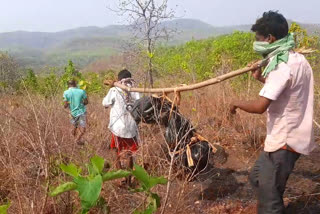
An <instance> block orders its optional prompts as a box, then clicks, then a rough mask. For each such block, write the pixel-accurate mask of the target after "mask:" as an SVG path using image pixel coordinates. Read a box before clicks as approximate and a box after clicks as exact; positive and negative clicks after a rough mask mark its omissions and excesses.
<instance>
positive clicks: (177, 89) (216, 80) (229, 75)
mask: <svg viewBox="0 0 320 214" xmlns="http://www.w3.org/2000/svg"><path fill="white" fill-rule="evenodd" d="M261 63H262V61H259V62H258V63H256V64H255V65H254V66H252V67H245V68H242V69H239V70H236V71H231V72H229V73H227V74H223V75H221V76H218V77H214V78H212V79H209V80H206V81H203V82H199V83H195V84H192V85H184V86H177V87H171V88H130V87H127V86H125V85H122V84H120V83H118V82H114V83H110V81H108V80H106V81H104V84H105V85H113V86H116V87H118V88H121V89H123V90H126V91H132V92H140V93H173V92H183V91H191V90H195V89H199V88H203V87H206V86H209V85H214V84H217V83H220V82H222V81H225V80H227V79H230V78H232V77H235V76H239V75H241V74H244V73H247V72H249V71H252V70H255V69H257V68H259V67H261Z"/></svg>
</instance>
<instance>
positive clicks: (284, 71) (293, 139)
mask: <svg viewBox="0 0 320 214" xmlns="http://www.w3.org/2000/svg"><path fill="white" fill-rule="evenodd" d="M259 95H260V96H263V97H266V98H268V99H270V100H272V102H271V104H270V106H269V108H268V111H267V137H266V140H265V147H264V150H265V151H266V152H274V151H276V150H278V149H280V148H281V147H283V146H285V145H286V144H287V145H288V146H290V147H291V148H292V149H294V150H295V151H296V152H298V153H301V154H305V155H308V154H309V153H310V152H311V151H312V150H313V149H314V148H315V147H316V143H315V142H314V135H313V96H314V94H313V73H312V68H311V66H310V65H309V63H308V61H307V60H306V59H305V57H304V56H303V55H301V54H298V53H294V52H290V54H289V61H288V62H287V63H281V64H279V65H278V66H277V68H276V69H275V70H274V71H272V72H270V73H269V75H268V76H267V78H266V83H265V85H264V87H263V88H262V90H261V91H260V94H259Z"/></svg>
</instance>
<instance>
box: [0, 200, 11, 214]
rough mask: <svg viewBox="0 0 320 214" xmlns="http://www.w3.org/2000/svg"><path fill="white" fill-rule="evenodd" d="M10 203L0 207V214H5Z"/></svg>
mask: <svg viewBox="0 0 320 214" xmlns="http://www.w3.org/2000/svg"><path fill="white" fill-rule="evenodd" d="M10 205H11V203H10V202H8V203H7V204H4V205H0V214H7V211H8V209H9V207H10Z"/></svg>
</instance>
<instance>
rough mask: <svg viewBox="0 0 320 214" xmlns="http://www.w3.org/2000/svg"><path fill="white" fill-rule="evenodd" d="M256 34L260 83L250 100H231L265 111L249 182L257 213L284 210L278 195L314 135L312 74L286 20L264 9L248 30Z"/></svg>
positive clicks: (256, 74) (310, 147)
mask: <svg viewBox="0 0 320 214" xmlns="http://www.w3.org/2000/svg"><path fill="white" fill-rule="evenodd" d="M251 30H252V31H253V32H255V33H256V42H255V43H254V50H255V51H256V52H258V53H259V54H261V55H262V56H263V57H264V58H265V60H266V61H267V63H268V64H267V66H266V68H265V69H264V71H263V72H262V71H261V69H257V70H256V71H254V72H253V76H254V77H255V78H256V79H257V80H259V81H261V82H263V83H264V87H263V88H262V90H261V91H260V94H259V95H260V97H259V98H258V99H257V100H254V101H236V102H233V103H232V104H231V109H230V111H231V113H233V114H235V113H236V109H238V108H239V109H241V110H244V111H246V112H249V113H256V114H262V113H264V112H265V111H266V110H267V137H266V140H265V145H264V151H263V152H261V154H260V156H259V158H258V160H257V161H256V163H255V165H254V166H253V168H252V171H251V173H250V175H249V180H250V182H251V184H252V185H253V187H254V188H255V189H256V190H257V195H258V213H259V214H269V213H270V214H271V213H273V214H278V213H279V214H280V213H284V211H285V207H284V204H283V193H284V191H285V187H286V183H287V180H288V178H289V175H290V174H291V172H292V170H293V168H294V165H295V162H296V161H297V159H298V158H299V157H300V154H304V155H308V154H309V153H310V152H311V151H312V150H313V149H314V148H315V147H316V144H315V142H314V137H313V128H312V121H313V74H312V69H311V67H310V65H309V63H308V61H307V60H306V59H305V57H304V56H303V55H301V54H298V53H296V52H294V51H293V48H294V47H295V41H294V36H293V34H289V33H288V23H287V20H286V19H285V18H284V17H283V15H281V14H279V13H278V12H273V11H269V12H265V13H264V14H263V16H262V18H260V19H258V20H257V21H256V24H254V25H253V26H252V28H251Z"/></svg>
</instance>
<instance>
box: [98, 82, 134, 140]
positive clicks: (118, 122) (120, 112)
mask: <svg viewBox="0 0 320 214" xmlns="http://www.w3.org/2000/svg"><path fill="white" fill-rule="evenodd" d="M129 93H130V98H131V99H130V103H133V102H134V101H135V100H138V99H140V94H139V93H137V92H129ZM102 105H103V106H105V107H109V106H111V110H110V121H109V126H108V128H109V129H110V131H111V132H112V133H113V134H114V135H116V136H118V137H122V138H133V137H136V136H137V135H138V126H137V124H136V122H135V120H134V119H133V117H132V116H131V114H130V112H129V111H128V110H127V109H126V107H127V103H126V94H125V92H124V91H123V90H122V89H120V88H118V87H113V88H111V89H110V90H109V92H108V94H107V96H106V97H105V98H104V99H103V101H102Z"/></svg>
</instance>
